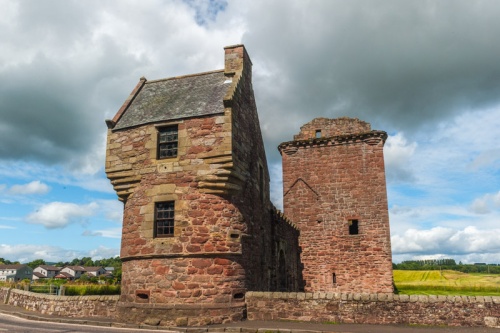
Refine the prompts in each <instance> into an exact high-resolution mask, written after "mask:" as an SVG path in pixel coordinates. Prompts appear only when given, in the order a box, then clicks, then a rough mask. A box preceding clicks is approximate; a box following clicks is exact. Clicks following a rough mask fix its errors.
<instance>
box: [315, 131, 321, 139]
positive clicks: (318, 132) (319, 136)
mask: <svg viewBox="0 0 500 333" xmlns="http://www.w3.org/2000/svg"><path fill="white" fill-rule="evenodd" d="M319 138H321V130H316V139H319Z"/></svg>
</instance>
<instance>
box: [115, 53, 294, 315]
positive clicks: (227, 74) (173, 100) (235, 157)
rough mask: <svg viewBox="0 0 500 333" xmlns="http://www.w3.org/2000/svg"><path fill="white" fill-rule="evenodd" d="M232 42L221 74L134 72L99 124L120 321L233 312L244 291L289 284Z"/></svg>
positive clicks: (246, 64)
mask: <svg viewBox="0 0 500 333" xmlns="http://www.w3.org/2000/svg"><path fill="white" fill-rule="evenodd" d="M251 66H252V63H251V61H250V58H249V56H248V54H247V52H246V51H245V48H244V47H243V46H242V45H236V46H230V47H226V48H225V68H224V70H219V71H213V72H207V73H200V74H195V75H187V76H182V77H174V78H169V79H163V80H156V81H148V80H146V79H145V78H141V79H140V81H139V83H138V84H137V86H136V87H135V89H134V90H133V91H132V93H131V95H130V96H129V98H128V99H127V100H126V101H125V103H124V104H123V106H122V107H121V109H120V110H119V111H118V113H117V114H116V115H115V117H114V118H113V119H112V120H108V121H106V123H107V125H108V137H107V150H106V173H107V176H108V178H109V179H110V180H111V183H112V185H113V187H114V189H115V191H116V193H117V195H118V197H119V199H120V200H121V201H123V203H124V216H123V232H122V244H121V258H122V260H123V275H122V293H121V297H120V301H119V302H118V306H117V316H118V318H119V319H121V320H123V321H124V322H157V323H158V324H159V325H205V324H216V323H223V322H228V321H236V320H240V319H242V318H243V317H244V314H245V292H246V291H247V290H254V291H259V290H261V291H267V290H278V289H282V290H288V291H294V290H298V289H299V288H300V287H301V285H300V283H301V282H300V281H301V279H300V264H299V262H300V261H299V248H298V241H297V239H298V230H297V229H296V227H295V226H294V225H293V224H291V223H290V222H289V221H288V220H287V219H286V218H284V216H283V215H282V214H281V213H279V212H278V211H276V209H275V208H274V207H273V206H272V204H271V202H270V199H269V173H268V168H267V163H266V156H265V152H264V145H263V142H262V136H261V132H260V128H259V120H258V116H257V110H256V105H255V99H254V94H253V89H252V71H251Z"/></svg>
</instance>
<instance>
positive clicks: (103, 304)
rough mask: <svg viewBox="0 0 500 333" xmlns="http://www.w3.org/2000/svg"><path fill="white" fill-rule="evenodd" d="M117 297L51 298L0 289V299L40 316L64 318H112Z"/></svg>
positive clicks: (27, 292)
mask: <svg viewBox="0 0 500 333" xmlns="http://www.w3.org/2000/svg"><path fill="white" fill-rule="evenodd" d="M118 298H119V296H51V295H44V294H37V293H33V292H29V291H24V290H17V289H9V288H1V289H0V299H1V300H2V301H3V303H5V304H9V305H13V306H18V307H21V308H24V309H26V310H30V311H36V312H39V313H42V314H49V315H57V316H65V317H80V318H81V317H114V316H115V312H116V304H117V302H118Z"/></svg>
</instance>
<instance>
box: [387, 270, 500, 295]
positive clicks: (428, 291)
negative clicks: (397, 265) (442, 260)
mask: <svg viewBox="0 0 500 333" xmlns="http://www.w3.org/2000/svg"><path fill="white" fill-rule="evenodd" d="M394 283H395V284H396V288H397V289H398V292H399V293H400V294H405V295H464V296H500V275H498V274H467V273H461V272H457V271H406V270H394Z"/></svg>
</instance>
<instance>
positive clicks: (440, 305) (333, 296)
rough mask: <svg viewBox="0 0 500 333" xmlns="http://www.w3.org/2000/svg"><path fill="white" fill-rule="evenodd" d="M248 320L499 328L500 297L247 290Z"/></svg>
mask: <svg viewBox="0 0 500 333" xmlns="http://www.w3.org/2000/svg"><path fill="white" fill-rule="evenodd" d="M245 298H246V303H247V316H248V320H297V321H310V322H323V323H357V324H415V325H448V326H488V327H500V297H489V296H422V295H412V296H408V295H393V294H339V293H280V292H247V293H246V295H245Z"/></svg>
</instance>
